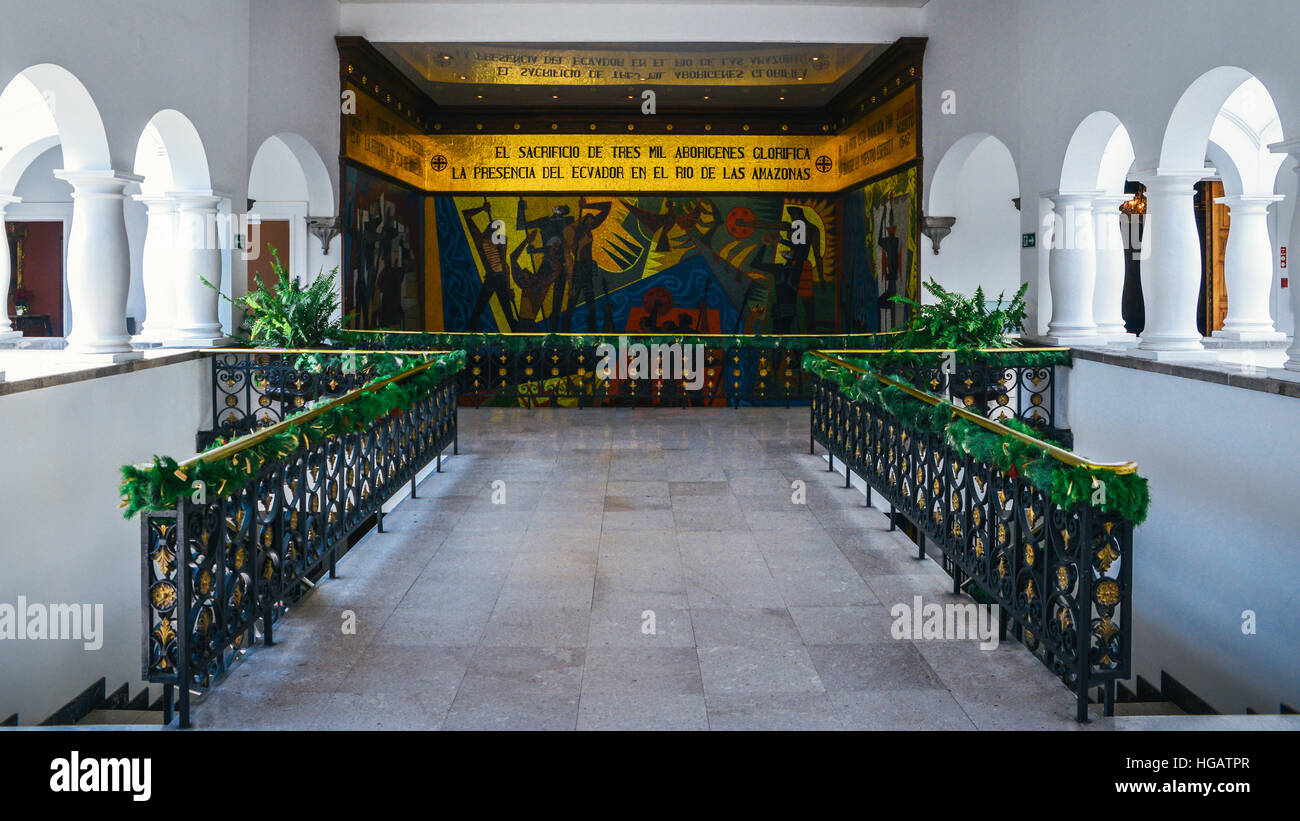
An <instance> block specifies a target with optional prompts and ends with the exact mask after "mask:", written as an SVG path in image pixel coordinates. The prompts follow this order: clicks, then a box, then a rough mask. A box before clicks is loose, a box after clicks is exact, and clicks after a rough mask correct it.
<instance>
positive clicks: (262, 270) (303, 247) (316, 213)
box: [246, 133, 342, 287]
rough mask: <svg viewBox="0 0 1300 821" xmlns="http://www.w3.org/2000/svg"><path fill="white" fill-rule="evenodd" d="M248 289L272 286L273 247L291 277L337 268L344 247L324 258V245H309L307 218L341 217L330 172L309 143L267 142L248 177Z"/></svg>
mask: <svg viewBox="0 0 1300 821" xmlns="http://www.w3.org/2000/svg"><path fill="white" fill-rule="evenodd" d="M248 199H249V228H250V236H249V249H248V254H247V257H246V259H247V263H248V277H247V283H246V285H248V286H249V287H251V286H252V284H253V283H254V282H255V281H256V280H257V279H258V278H260V279H262V280H263V281H264V282H268V284H269V282H271V281H273V280H272V278H271V274H270V269H271V266H270V250H269V249H270V247H272V246H274V247H275V248H276V250H277V252H278V254H279V257H280V261H281V263H283V264H284V266H285V269H286V270H287V271H288V273H289V275H290V276H293V277H297V278H299V279H301V278H304V277H307V276H315V275H316V274H317V272H319V271H320V270H322V269H325V270H328V269H330V268H332V267H333V266H335V265H337V264H338V259H339V256H340V248H341V245H342V243H339V242H332V243H331V245H330V250H329V253H328V254H326V253H325V252H324V249H323V248H322V247H321V243H320V242H316V241H312V242H308V232H307V217H309V216H311V217H333V216H334V215H335V214H336V212H337V204H336V199H335V196H334V186H333V184H332V183H331V182H330V177H329V171H327V170H326V168H325V163H324V162H322V161H321V158H320V155H319V154H317V153H316V149H314V148H312V146H311V144H310V143H308V142H307V140H306V139H304V138H303V137H301V136H299V135H297V134H291V133H280V134H276V135H274V136H272V137H269V138H267V140H266V141H265V142H263V143H262V145H261V147H259V148H258V149H257V154H256V155H255V156H254V157H253V165H252V169H251V171H250V172H249V177H248Z"/></svg>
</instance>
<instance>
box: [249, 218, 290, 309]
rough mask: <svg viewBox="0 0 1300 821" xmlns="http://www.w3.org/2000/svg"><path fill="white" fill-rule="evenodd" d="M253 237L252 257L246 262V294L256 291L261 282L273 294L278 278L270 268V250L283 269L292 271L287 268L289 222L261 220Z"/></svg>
mask: <svg viewBox="0 0 1300 821" xmlns="http://www.w3.org/2000/svg"><path fill="white" fill-rule="evenodd" d="M254 236H255V237H256V241H255V244H254V246H253V248H252V249H251V250H252V252H253V254H254V255H253V256H252V257H251V258H250V259H249V260H248V292H249V293H252V292H253V291H254V290H256V289H257V284H258V282H261V283H262V284H263V285H265V286H266V288H267V290H269V291H271V292H273V293H274V291H275V283H276V280H277V279H278V277H277V276H276V274H275V271H273V270H272V268H271V263H272V257H271V249H272V248H274V249H275V252H276V255H277V256H278V257H279V258H280V264H281V265H282V266H283V267H284V269H285V270H286V271H290V270H292V269H291V268H290V267H289V242H290V238H289V220H270V219H262V221H261V223H260V224H259V226H258V230H257V231H256V232H255V233H254Z"/></svg>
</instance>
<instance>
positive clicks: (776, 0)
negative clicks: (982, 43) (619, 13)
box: [338, 0, 930, 9]
mask: <svg viewBox="0 0 1300 821" xmlns="http://www.w3.org/2000/svg"><path fill="white" fill-rule="evenodd" d="M700 1H701V0H655V2H656V3H657V4H659V3H665V4H666V3H688V4H695V5H698V4H699V3H700ZM338 2H339V3H340V4H341V5H356V4H373V3H384V4H388V3H409V4H416V3H420V4H424V5H429V6H436V5H439V4H440V3H443V2H453V3H454V2H456V0H338ZM517 2H519V0H475V3H476V4H479V3H517ZM529 2H530V3H547V2H557V3H558V2H565V0H529ZM574 2H576V3H578V4H587V3H590V4H593V5H617V4H619V3H624V4H627V3H638V4H639V3H644V2H646V0H574ZM709 2H710V3H712V4H723V3H730V4H733V5H745V6H790V5H800V6H861V7H863V8H909V9H919V8H921V7H922V6H924V5H925V4H926V3H928V2H930V0H797V2H796V0H709Z"/></svg>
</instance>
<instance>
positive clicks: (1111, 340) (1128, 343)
mask: <svg viewBox="0 0 1300 821" xmlns="http://www.w3.org/2000/svg"><path fill="white" fill-rule="evenodd" d="M1097 336H1099V337H1101V338H1103V339H1105V340H1106V344H1107V345H1115V346H1118V347H1121V348H1129V347H1133V346H1135V345H1137V344H1138V343H1139V341H1140V340H1139V339H1138V337H1137V334H1131V333H1129V332H1128V331H1120V332H1118V333H1112V334H1097Z"/></svg>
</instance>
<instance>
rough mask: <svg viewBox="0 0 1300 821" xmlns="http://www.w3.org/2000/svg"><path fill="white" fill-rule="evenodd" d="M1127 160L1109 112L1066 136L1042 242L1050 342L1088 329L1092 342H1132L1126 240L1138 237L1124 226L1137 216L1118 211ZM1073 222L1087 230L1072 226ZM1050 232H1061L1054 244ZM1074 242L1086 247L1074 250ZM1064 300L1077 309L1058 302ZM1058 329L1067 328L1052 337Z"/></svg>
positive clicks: (1132, 270) (1132, 279)
mask: <svg viewBox="0 0 1300 821" xmlns="http://www.w3.org/2000/svg"><path fill="white" fill-rule="evenodd" d="M1133 160H1134V152H1133V144H1132V141H1131V140H1130V139H1129V134H1128V130H1127V129H1125V128H1124V125H1123V123H1121V122H1120V120H1119V118H1118V117H1116V116H1115V115H1114V114H1112V113H1110V112H1109V111H1095V112H1093V113H1092V114H1089V115H1088V116H1087V117H1085V118H1083V120H1082V121H1081V122H1080V123H1079V125H1078V127H1077V128H1075V130H1074V133H1073V134H1072V135H1071V136H1070V142H1069V144H1068V145H1067V146H1066V149H1065V157H1064V159H1063V160H1062V162H1061V177H1060V187H1059V189H1058V191H1057V193H1056V194H1055V195H1054V197H1053V199H1054V200H1055V203H1056V207H1055V209H1054V213H1053V219H1052V236H1051V237H1050V238H1049V240H1048V242H1049V247H1050V249H1051V250H1050V251H1049V256H1048V280H1049V284H1050V291H1051V295H1052V299H1053V303H1052V317H1053V326H1054V327H1053V328H1050V329H1049V334H1050V335H1051V336H1053V337H1057V336H1063V337H1069V336H1071V335H1072V334H1074V335H1077V334H1080V333H1082V334H1083V335H1085V336H1087V335H1089V333H1088V332H1089V330H1091V335H1092V336H1093V337H1095V339H1096V341H1097V342H1099V343H1102V342H1119V341H1126V340H1133V339H1134V337H1133V335H1132V333H1129V331H1128V329H1130V328H1139V329H1140V322H1141V318H1140V316H1138V315H1135V314H1136V313H1137V312H1135V311H1134V310H1133V307H1132V306H1134V304H1135V302H1136V304H1137V305H1139V306H1140V302H1141V301H1140V298H1136V297H1135V292H1138V291H1140V279H1139V272H1138V267H1137V264H1136V261H1135V260H1134V259H1133V257H1132V255H1131V254H1130V253H1129V250H1130V248H1131V247H1132V246H1133V245H1134V243H1133V242H1132V241H1131V238H1132V237H1135V236H1140V233H1138V230H1139V229H1138V227H1137V226H1134V225H1132V224H1131V220H1140V217H1139V216H1136V215H1133V216H1131V215H1130V214H1128V213H1125V211H1126V210H1128V209H1124V208H1123V206H1124V204H1125V203H1126V201H1127V200H1128V195H1127V194H1126V186H1127V184H1128V183H1127V178H1128V172H1129V169H1130V168H1131V167H1132V166H1133ZM1080 219H1082V220H1086V221H1087V224H1086V225H1080V224H1077V223H1078V220H1080ZM1084 229H1086V230H1084ZM1057 231H1064V232H1065V233H1064V236H1063V237H1061V238H1060V241H1058V237H1057V236H1056V232H1057ZM1081 239H1082V240H1083V241H1084V242H1085V243H1086V247H1078V246H1077V245H1076V244H1073V243H1074V242H1075V241H1078V240H1081ZM1053 254H1055V255H1056V256H1052V255H1053ZM1053 263H1055V265H1054V266H1053ZM1071 301H1073V302H1074V303H1076V304H1072V305H1067V304H1065V303H1067V302H1071ZM1126 306H1129V310H1128V312H1127V313H1126V312H1125V307H1126ZM1061 325H1065V326H1066V329H1065V331H1064V332H1063V333H1059V334H1058V333H1057V330H1059V328H1060V326H1061ZM1076 325H1077V326H1084V327H1082V328H1080V327H1075V326H1076Z"/></svg>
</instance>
